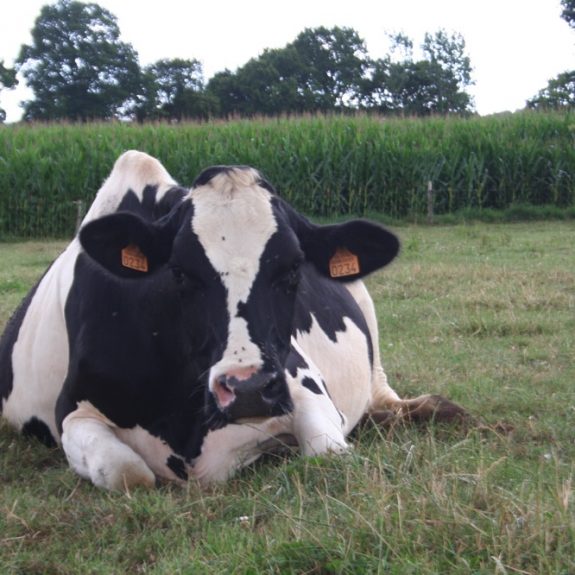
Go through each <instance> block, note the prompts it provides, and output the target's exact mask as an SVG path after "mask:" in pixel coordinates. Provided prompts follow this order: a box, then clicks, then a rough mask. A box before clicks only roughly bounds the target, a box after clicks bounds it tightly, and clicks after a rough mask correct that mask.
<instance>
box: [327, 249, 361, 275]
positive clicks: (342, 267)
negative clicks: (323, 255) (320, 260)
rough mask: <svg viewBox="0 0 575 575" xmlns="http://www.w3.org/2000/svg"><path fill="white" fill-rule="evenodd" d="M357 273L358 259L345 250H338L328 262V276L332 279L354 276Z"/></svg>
mask: <svg viewBox="0 0 575 575" xmlns="http://www.w3.org/2000/svg"><path fill="white" fill-rule="evenodd" d="M359 272H360V268H359V258H358V257H357V256H356V255H355V254H353V253H351V252H350V251H349V250H347V249H345V248H338V250H337V251H336V252H335V254H334V255H333V256H332V258H331V260H329V275H330V276H331V277H332V278H341V277H346V276H354V275H357V274H358V273H359Z"/></svg>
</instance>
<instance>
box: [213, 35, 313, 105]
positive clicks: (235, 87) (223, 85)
mask: <svg viewBox="0 0 575 575" xmlns="http://www.w3.org/2000/svg"><path fill="white" fill-rule="evenodd" d="M301 70H302V63H301V61H300V60H299V55H298V54H297V52H296V51H295V50H294V48H293V47H292V46H286V47H285V48H278V49H273V50H265V51H264V53H263V54H262V55H261V56H259V57H258V58H252V59H251V60H250V61H249V62H247V63H246V64H245V65H244V66H242V67H241V68H239V69H238V71H237V72H236V73H235V74H232V72H230V71H229V70H226V71H224V72H220V73H219V74H216V75H215V76H214V77H213V78H212V79H211V80H210V82H209V83H208V86H207V91H208V92H209V93H210V94H213V96H214V98H216V99H217V100H218V101H219V104H220V113H221V114H222V115H224V116H230V115H234V114H238V115H242V116H254V115H256V114H263V115H279V114H282V113H288V114H289V113H302V112H305V111H306V106H305V100H304V98H303V97H302V95H301V93H300V90H299V89H298V83H297V82H298V74H299V73H300V72H301Z"/></svg>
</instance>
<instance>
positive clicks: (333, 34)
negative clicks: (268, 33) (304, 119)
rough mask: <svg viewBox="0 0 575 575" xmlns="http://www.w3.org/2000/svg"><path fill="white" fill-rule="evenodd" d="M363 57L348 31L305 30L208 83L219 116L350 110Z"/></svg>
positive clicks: (354, 104)
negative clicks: (214, 98)
mask: <svg viewBox="0 0 575 575" xmlns="http://www.w3.org/2000/svg"><path fill="white" fill-rule="evenodd" d="M368 66H369V58H368V56H367V50H366V48H365V44H364V42H363V40H362V39H361V38H360V37H359V36H358V35H357V33H356V32H355V31H354V30H351V29H349V28H338V27H335V28H332V29H327V28H325V27H320V28H315V29H309V28H308V29H306V30H304V31H303V32H302V33H301V34H299V35H298V36H297V38H296V39H295V40H294V41H293V42H291V43H290V44H288V45H287V46H286V47H285V48H280V49H274V50H265V51H264V53H263V54H262V55H261V56H259V57H258V58H253V59H251V60H250V61H249V62H247V63H246V64H245V65H244V66H242V67H241V68H239V69H238V70H237V72H236V73H235V74H233V73H232V72H230V71H229V70H226V71H225V72H221V73H219V74H216V75H215V76H214V77H213V78H212V79H211V80H210V82H209V83H208V87H207V89H208V91H209V92H211V93H212V94H213V95H214V96H215V97H216V98H217V99H218V100H219V103H220V113H221V114H222V115H231V114H239V115H244V116H253V115H255V114H264V115H277V114H292V113H296V114H301V113H304V112H316V111H321V112H328V111H334V110H345V109H349V108H356V107H357V106H358V104H359V101H360V95H361V86H362V82H363V76H364V73H365V71H366V70H367V68H368Z"/></svg>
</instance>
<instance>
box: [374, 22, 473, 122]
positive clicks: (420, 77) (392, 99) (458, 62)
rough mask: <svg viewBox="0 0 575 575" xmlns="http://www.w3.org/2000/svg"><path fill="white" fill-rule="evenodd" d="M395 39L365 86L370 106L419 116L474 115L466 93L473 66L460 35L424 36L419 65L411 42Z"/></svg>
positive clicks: (403, 37)
mask: <svg viewBox="0 0 575 575" xmlns="http://www.w3.org/2000/svg"><path fill="white" fill-rule="evenodd" d="M391 39H392V46H391V54H390V55H388V56H386V57H385V58H382V59H379V60H377V61H375V62H373V64H372V67H371V70H370V77H369V78H368V79H367V80H366V81H365V82H364V103H365V105H366V107H368V108H372V109H376V110H378V111H379V112H382V113H401V114H405V115H415V116H422V115H428V114H463V113H468V112H469V111H470V110H471V108H472V102H471V97H470V96H469V94H468V93H467V92H466V91H465V88H467V87H468V86H469V85H470V84H471V83H472V80H471V63H470V60H469V57H468V56H467V55H466V54H465V41H464V39H463V37H462V36H461V35H459V34H452V35H448V34H447V33H446V32H445V31H443V30H440V31H438V32H436V33H435V34H434V35H431V34H426V35H425V39H424V42H423V45H422V52H423V56H424V57H423V58H422V59H420V60H415V59H414V56H413V42H412V41H411V40H410V39H409V38H407V37H406V36H404V35H403V34H399V35H396V36H393V37H391ZM397 56H399V58H398V57H397Z"/></svg>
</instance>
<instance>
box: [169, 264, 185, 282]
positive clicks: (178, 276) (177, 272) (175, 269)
mask: <svg viewBox="0 0 575 575" xmlns="http://www.w3.org/2000/svg"><path fill="white" fill-rule="evenodd" d="M171 269H172V275H173V276H174V279H175V280H176V283H177V284H180V285H181V284H183V283H184V280H185V279H186V274H184V270H183V269H182V268H181V267H179V266H172V268H171Z"/></svg>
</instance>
